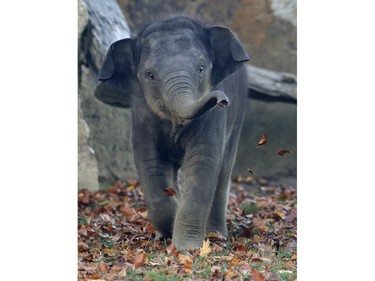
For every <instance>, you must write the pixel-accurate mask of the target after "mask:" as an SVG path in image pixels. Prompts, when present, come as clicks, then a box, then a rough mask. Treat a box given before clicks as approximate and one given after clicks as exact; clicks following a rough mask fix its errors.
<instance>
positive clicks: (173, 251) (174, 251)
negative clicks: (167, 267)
mask: <svg viewBox="0 0 375 281" xmlns="http://www.w3.org/2000/svg"><path fill="white" fill-rule="evenodd" d="M167 253H168V255H172V256H177V255H178V253H179V252H178V251H177V249H176V246H175V245H174V244H169V245H168V246H167Z"/></svg>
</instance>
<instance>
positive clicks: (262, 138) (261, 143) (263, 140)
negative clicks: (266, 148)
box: [258, 134, 267, 145]
mask: <svg viewBox="0 0 375 281" xmlns="http://www.w3.org/2000/svg"><path fill="white" fill-rule="evenodd" d="M266 142H267V135H266V134H263V136H262V137H261V138H260V140H259V142H258V145H263V144H266Z"/></svg>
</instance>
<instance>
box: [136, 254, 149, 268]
mask: <svg viewBox="0 0 375 281" xmlns="http://www.w3.org/2000/svg"><path fill="white" fill-rule="evenodd" d="M147 261H148V258H147V255H146V253H144V252H142V253H139V254H138V255H137V256H136V257H135V259H134V266H135V268H138V267H141V266H142V265H144V264H145V263H146V262H147Z"/></svg>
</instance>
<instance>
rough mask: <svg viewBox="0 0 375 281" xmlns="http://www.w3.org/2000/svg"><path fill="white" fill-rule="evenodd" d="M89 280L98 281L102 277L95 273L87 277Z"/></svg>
mask: <svg viewBox="0 0 375 281" xmlns="http://www.w3.org/2000/svg"><path fill="white" fill-rule="evenodd" d="M89 278H90V279H92V280H98V279H100V278H102V276H101V275H100V274H97V273H95V274H91V275H90V276H89Z"/></svg>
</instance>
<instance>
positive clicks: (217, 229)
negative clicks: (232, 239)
mask: <svg viewBox="0 0 375 281" xmlns="http://www.w3.org/2000/svg"><path fill="white" fill-rule="evenodd" d="M206 233H207V234H209V233H215V234H219V236H222V237H223V238H225V239H226V238H227V237H228V230H227V226H226V225H224V226H222V225H221V226H214V225H208V226H207V229H206ZM215 234H213V235H215Z"/></svg>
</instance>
